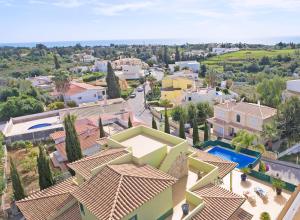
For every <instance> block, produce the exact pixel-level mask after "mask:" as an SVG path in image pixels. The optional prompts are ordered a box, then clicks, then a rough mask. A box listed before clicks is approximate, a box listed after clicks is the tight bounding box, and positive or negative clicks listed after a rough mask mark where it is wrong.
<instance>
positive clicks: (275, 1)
mask: <svg viewBox="0 0 300 220" xmlns="http://www.w3.org/2000/svg"><path fill="white" fill-rule="evenodd" d="M228 2H229V4H230V5H231V6H232V7H234V8H236V9H238V8H247V9H248V10H249V9H250V10H251V9H265V10H266V9H281V10H291V11H295V10H299V9H300V1H299V0H229V1H228Z"/></svg>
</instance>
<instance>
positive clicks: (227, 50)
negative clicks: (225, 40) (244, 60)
mask: <svg viewBox="0 0 300 220" xmlns="http://www.w3.org/2000/svg"><path fill="white" fill-rule="evenodd" d="M239 50H240V49H239V48H237V47H235V48H222V47H215V48H212V53H215V54H217V55H221V54H224V53H230V52H236V51H239Z"/></svg>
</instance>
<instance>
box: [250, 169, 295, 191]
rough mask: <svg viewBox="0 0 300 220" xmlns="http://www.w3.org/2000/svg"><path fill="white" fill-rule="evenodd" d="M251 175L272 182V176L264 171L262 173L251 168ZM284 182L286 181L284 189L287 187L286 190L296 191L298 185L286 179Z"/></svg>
mask: <svg viewBox="0 0 300 220" xmlns="http://www.w3.org/2000/svg"><path fill="white" fill-rule="evenodd" d="M249 176H252V177H255V178H257V179H259V180H262V181H264V182H267V183H270V184H272V177H271V176H269V175H267V174H264V173H261V172H257V171H255V170H251V172H250V173H249ZM283 182H284V183H285V185H284V187H283V189H286V190H288V191H290V192H294V191H295V189H296V187H297V186H296V185H294V184H291V183H288V182H285V181H283Z"/></svg>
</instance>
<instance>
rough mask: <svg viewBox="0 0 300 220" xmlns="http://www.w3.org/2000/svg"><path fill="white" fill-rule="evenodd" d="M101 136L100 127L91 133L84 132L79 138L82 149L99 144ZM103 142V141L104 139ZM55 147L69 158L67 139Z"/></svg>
mask: <svg viewBox="0 0 300 220" xmlns="http://www.w3.org/2000/svg"><path fill="white" fill-rule="evenodd" d="M99 136H100V135H99V130H98V129H96V130H93V131H90V133H89V134H85V133H84V134H81V135H79V136H78V138H79V142H80V147H81V150H86V149H88V148H90V147H92V146H95V145H98V144H99V143H98V140H99ZM102 143H103V141H102ZM55 148H56V150H58V151H59V153H60V154H61V155H62V156H63V157H65V158H67V153H66V144H65V141H63V142H61V143H59V144H56V145H55Z"/></svg>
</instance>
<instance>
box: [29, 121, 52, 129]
mask: <svg viewBox="0 0 300 220" xmlns="http://www.w3.org/2000/svg"><path fill="white" fill-rule="evenodd" d="M51 125H52V124H50V123H41V124H36V125H33V126H31V127H30V128H28V130H30V129H36V128H43V127H48V126H51Z"/></svg>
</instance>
